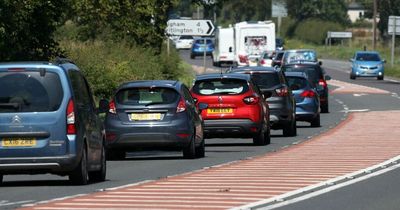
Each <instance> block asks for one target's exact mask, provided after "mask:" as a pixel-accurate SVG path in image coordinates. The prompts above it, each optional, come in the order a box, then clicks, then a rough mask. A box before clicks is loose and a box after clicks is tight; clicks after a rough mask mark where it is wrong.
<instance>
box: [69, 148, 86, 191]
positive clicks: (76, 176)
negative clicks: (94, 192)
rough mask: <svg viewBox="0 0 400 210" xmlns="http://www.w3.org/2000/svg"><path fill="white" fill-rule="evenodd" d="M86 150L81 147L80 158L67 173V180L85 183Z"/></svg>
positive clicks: (79, 183)
mask: <svg viewBox="0 0 400 210" xmlns="http://www.w3.org/2000/svg"><path fill="white" fill-rule="evenodd" d="M86 153H87V151H86V148H84V149H83V152H82V156H81V160H80V161H79V164H78V165H77V166H76V168H75V169H74V170H73V171H72V172H71V174H70V175H69V180H70V181H71V182H72V183H73V184H76V185H85V184H87V183H88V170H87V154H86Z"/></svg>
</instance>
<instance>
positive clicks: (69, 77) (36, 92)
mask: <svg viewBox="0 0 400 210" xmlns="http://www.w3.org/2000/svg"><path fill="white" fill-rule="evenodd" d="M0 89H1V91H0V183H2V182H3V176H4V175H11V174H40V173H52V174H57V175H61V176H66V175H68V176H69V180H70V181H71V182H72V183H74V184H82V185H83V184H87V183H88V181H89V180H90V181H104V180H105V177H106V159H105V149H104V140H105V131H104V128H103V125H102V122H101V120H100V119H99V117H98V113H100V111H99V109H97V108H96V107H95V105H94V100H93V97H92V93H91V91H90V88H89V85H88V82H87V81H86V79H85V78H84V76H83V75H82V73H81V72H80V70H79V68H78V67H77V66H76V65H75V64H73V63H72V62H71V61H69V60H67V59H57V60H56V61H55V62H54V63H49V62H15V63H1V64H0Z"/></svg>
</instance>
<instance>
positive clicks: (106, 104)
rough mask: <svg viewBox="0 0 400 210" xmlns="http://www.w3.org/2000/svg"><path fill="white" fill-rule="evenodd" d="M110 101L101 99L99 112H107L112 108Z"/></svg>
mask: <svg viewBox="0 0 400 210" xmlns="http://www.w3.org/2000/svg"><path fill="white" fill-rule="evenodd" d="M109 104H110V103H109V101H108V100H106V99H101V100H100V102H99V113H106V112H108V110H109V109H110V105H109Z"/></svg>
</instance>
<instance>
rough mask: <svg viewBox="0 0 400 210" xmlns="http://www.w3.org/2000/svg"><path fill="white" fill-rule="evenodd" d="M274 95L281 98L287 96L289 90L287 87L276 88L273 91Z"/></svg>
mask: <svg viewBox="0 0 400 210" xmlns="http://www.w3.org/2000/svg"><path fill="white" fill-rule="evenodd" d="M275 92H276V94H278V96H281V97H285V96H288V95H289V90H288V88H287V87H282V88H278V89H276V90H275Z"/></svg>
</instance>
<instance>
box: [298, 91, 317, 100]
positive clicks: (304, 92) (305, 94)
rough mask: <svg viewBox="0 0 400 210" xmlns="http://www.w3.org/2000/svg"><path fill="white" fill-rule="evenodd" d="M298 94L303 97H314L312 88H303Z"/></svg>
mask: <svg viewBox="0 0 400 210" xmlns="http://www.w3.org/2000/svg"><path fill="white" fill-rule="evenodd" d="M300 96H301V97H304V98H313V97H315V92H314V91H312V90H305V91H303V92H302V93H301V94H300Z"/></svg>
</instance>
